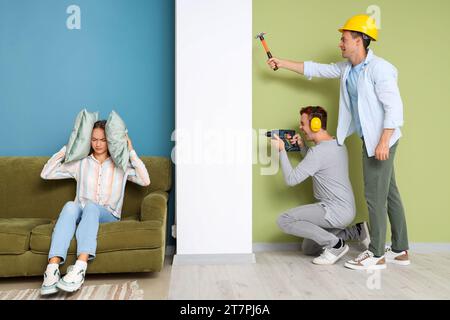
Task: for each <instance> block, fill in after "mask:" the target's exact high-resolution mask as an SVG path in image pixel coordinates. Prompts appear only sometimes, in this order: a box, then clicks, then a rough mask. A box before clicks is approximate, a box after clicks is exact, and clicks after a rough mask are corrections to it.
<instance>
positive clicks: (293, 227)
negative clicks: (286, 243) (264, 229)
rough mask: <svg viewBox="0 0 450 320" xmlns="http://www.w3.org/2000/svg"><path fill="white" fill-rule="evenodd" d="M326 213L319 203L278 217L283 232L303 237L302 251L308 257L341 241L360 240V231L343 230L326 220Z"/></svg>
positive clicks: (354, 228) (353, 229) (289, 211)
mask: <svg viewBox="0 0 450 320" xmlns="http://www.w3.org/2000/svg"><path fill="white" fill-rule="evenodd" d="M325 214H326V211H325V209H324V208H323V207H322V206H321V205H320V204H318V203H315V204H308V205H304V206H300V207H296V208H292V209H289V210H288V211H286V212H285V213H283V214H281V215H280V216H279V217H278V220H277V223H278V226H279V227H280V229H281V230H283V231H284V232H286V233H288V234H292V235H294V236H297V237H302V238H304V239H303V242H302V250H303V253H304V254H307V255H317V254H320V253H321V251H322V249H323V248H324V247H326V248H331V247H334V246H335V245H336V244H337V243H338V241H339V239H342V240H344V241H345V240H355V239H358V240H359V232H358V229H357V228H356V227H355V226H353V227H348V228H346V229H341V228H338V227H336V226H333V225H332V224H331V223H330V222H329V221H328V220H326V219H325Z"/></svg>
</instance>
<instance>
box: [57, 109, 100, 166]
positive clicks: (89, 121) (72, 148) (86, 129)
mask: <svg viewBox="0 0 450 320" xmlns="http://www.w3.org/2000/svg"><path fill="white" fill-rule="evenodd" d="M97 120H98V112H88V111H87V110H86V109H83V110H81V111H80V113H78V115H77V118H76V120H75V125H74V127H73V129H72V133H71V134H70V138H69V142H68V143H67V148H66V157H65V160H64V162H71V161H75V160H80V159H83V158H85V157H87V156H88V155H89V151H90V150H91V136H92V128H93V127H94V123H95V122H96V121H97Z"/></svg>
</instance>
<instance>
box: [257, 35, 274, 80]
mask: <svg viewBox="0 0 450 320" xmlns="http://www.w3.org/2000/svg"><path fill="white" fill-rule="evenodd" d="M265 34H266V33H265V32H261V33H258V34H257V35H256V36H255V39H258V38H259V40H261V43H262V45H263V47H264V50H266V53H267V56H268V57H269V59H270V58H272V54H271V53H270V50H269V47H268V46H267V43H266V40H265V39H264V35H265ZM277 70H278V67H277V66H275V68H274V69H273V71H277Z"/></svg>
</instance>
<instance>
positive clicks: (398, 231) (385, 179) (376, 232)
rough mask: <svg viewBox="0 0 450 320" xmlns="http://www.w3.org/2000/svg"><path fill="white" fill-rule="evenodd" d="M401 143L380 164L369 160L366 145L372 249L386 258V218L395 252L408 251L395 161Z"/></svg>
mask: <svg viewBox="0 0 450 320" xmlns="http://www.w3.org/2000/svg"><path fill="white" fill-rule="evenodd" d="M397 145H398V142H396V143H395V144H394V145H393V146H392V147H391V148H390V149H389V159H388V160H384V161H380V160H377V159H375V157H370V158H369V157H368V156H367V149H366V144H365V143H363V172H364V191H365V195H366V200H367V207H368V209H369V221H370V246H369V250H370V251H372V252H373V253H374V254H375V255H376V256H379V257H381V256H382V255H384V245H385V243H386V229H387V218H388V217H389V222H390V224H391V231H392V232H391V234H392V249H393V250H396V251H398V252H400V251H403V250H408V248H409V245H408V231H407V228H406V218H405V210H404V208H403V203H402V199H401V197H400V192H399V191H398V188H397V183H396V181H395V172H394V158H395V151H396V149H397Z"/></svg>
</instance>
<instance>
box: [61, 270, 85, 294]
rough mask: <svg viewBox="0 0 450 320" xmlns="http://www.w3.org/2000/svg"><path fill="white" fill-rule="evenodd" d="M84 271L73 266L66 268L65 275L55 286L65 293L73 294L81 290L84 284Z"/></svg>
mask: <svg viewBox="0 0 450 320" xmlns="http://www.w3.org/2000/svg"><path fill="white" fill-rule="evenodd" d="M85 273H86V270H85V269H83V268H81V267H79V266H78V265H76V264H74V265H71V266H69V267H68V268H67V273H66V275H65V276H64V277H62V278H61V279H60V280H59V282H58V284H57V285H56V286H57V287H58V288H59V289H61V290H63V291H66V292H75V291H77V290H78V289H80V288H81V286H82V285H83V282H84V275H85Z"/></svg>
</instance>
